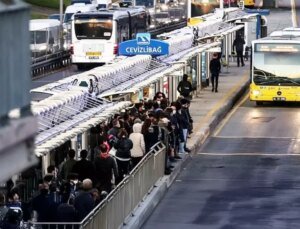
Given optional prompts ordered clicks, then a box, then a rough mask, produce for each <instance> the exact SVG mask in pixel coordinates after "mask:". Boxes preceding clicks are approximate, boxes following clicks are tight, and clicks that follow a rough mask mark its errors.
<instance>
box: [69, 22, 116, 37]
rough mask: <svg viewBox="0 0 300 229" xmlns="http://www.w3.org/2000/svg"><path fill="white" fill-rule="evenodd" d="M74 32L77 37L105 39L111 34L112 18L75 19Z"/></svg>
mask: <svg viewBox="0 0 300 229" xmlns="http://www.w3.org/2000/svg"><path fill="white" fill-rule="evenodd" d="M75 34H76V37H77V39H79V40H80V39H106V40H109V39H110V38H111V35H112V20H109V19H108V20H102V19H76V21H75Z"/></svg>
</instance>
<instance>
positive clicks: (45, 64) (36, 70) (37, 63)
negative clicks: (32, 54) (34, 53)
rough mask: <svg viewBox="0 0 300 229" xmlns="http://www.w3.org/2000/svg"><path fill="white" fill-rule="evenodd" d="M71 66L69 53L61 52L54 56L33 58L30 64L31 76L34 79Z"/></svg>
mask: <svg viewBox="0 0 300 229" xmlns="http://www.w3.org/2000/svg"><path fill="white" fill-rule="evenodd" d="M70 64H71V55H70V52H69V51H61V52H58V53H54V54H49V55H45V56H42V57H38V58H33V59H32V63H31V75H32V77H36V76H39V75H42V74H45V73H47V72H49V71H52V70H55V69H58V68H61V67H63V66H67V65H70Z"/></svg>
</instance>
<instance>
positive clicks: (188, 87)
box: [177, 74, 193, 100]
mask: <svg viewBox="0 0 300 229" xmlns="http://www.w3.org/2000/svg"><path fill="white" fill-rule="evenodd" d="M177 91H178V92H179V93H180V95H181V96H183V97H184V98H186V99H189V100H190V99H191V92H192V91H193V87H192V84H191V82H190V81H188V75H187V74H184V75H183V77H182V80H181V81H180V82H179V84H178V86H177Z"/></svg>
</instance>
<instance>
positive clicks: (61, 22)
mask: <svg viewBox="0 0 300 229" xmlns="http://www.w3.org/2000/svg"><path fill="white" fill-rule="evenodd" d="M63 4H64V3H63V0H59V20H60V25H61V26H62V24H63V14H64V13H63V10H64V9H63Z"/></svg>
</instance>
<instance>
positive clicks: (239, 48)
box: [232, 34, 245, 67]
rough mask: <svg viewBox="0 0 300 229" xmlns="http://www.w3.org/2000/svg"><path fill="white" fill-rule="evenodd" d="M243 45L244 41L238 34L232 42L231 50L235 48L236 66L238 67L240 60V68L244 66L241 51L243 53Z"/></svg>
mask: <svg viewBox="0 0 300 229" xmlns="http://www.w3.org/2000/svg"><path fill="white" fill-rule="evenodd" d="M244 44H245V40H244V39H243V38H242V36H241V35H240V34H238V35H237V36H236V38H235V40H234V41H233V45H232V46H233V48H235V51H236V60H237V66H238V67H240V60H241V64H242V66H244V65H245V64H244V57H243V51H244Z"/></svg>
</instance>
